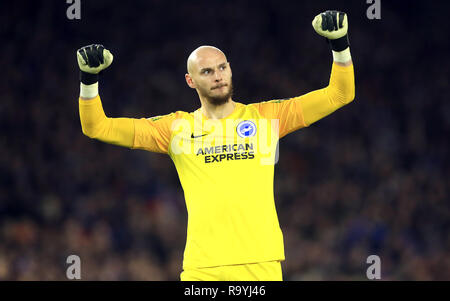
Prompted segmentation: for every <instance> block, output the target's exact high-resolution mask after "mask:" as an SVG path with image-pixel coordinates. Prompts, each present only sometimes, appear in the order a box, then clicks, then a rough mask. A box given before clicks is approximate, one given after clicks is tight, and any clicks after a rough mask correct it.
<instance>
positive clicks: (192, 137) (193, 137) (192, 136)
mask: <svg viewBox="0 0 450 301" xmlns="http://www.w3.org/2000/svg"><path fill="white" fill-rule="evenodd" d="M206 135H208V133H206V134H203V135H198V136H194V133H192V134H191V139H195V138H200V137H203V136H206Z"/></svg>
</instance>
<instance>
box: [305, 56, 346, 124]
mask: <svg viewBox="0 0 450 301" xmlns="http://www.w3.org/2000/svg"><path fill="white" fill-rule="evenodd" d="M354 98H355V78H354V71H353V64H351V65H350V66H345V67H344V66H340V65H337V64H336V63H333V67H332V70H331V77H330V82H329V85H328V86H327V87H326V88H323V89H320V90H316V91H312V92H310V93H308V94H305V95H302V96H300V97H299V99H298V101H299V102H300V106H301V109H302V110H301V111H302V112H303V118H304V121H305V124H306V125H307V126H309V125H311V124H312V123H314V122H316V121H318V120H320V119H322V118H324V117H325V116H327V115H329V114H331V113H333V112H334V111H336V110H337V109H339V108H340V107H343V106H344V105H346V104H348V103H350V102H351V101H353V99H354Z"/></svg>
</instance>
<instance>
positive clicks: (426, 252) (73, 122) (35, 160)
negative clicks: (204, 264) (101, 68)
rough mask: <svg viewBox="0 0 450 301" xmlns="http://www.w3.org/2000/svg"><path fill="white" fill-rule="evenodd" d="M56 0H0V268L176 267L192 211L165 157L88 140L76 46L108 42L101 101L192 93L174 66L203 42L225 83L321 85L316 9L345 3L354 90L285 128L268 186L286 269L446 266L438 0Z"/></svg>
mask: <svg viewBox="0 0 450 301" xmlns="http://www.w3.org/2000/svg"><path fill="white" fill-rule="evenodd" d="M391 2H394V1H386V0H382V1H381V19H380V20H369V19H368V18H367V17H366V10H367V8H368V7H369V5H368V4H366V1H364V0H359V1H346V2H345V4H344V3H341V2H339V4H338V2H337V1H291V2H289V1H233V0H231V1H166V0H164V1H162V0H152V1H89V2H88V1H83V0H82V1H81V20H68V19H67V17H66V9H67V8H68V7H69V4H66V3H65V1H59V2H56V1H45V2H44V1H32V2H31V1H15V2H13V1H2V3H1V4H0V20H1V21H0V24H1V26H0V37H1V41H2V43H1V46H0V66H1V68H2V70H1V80H0V127H1V133H2V134H1V140H0V141H1V142H0V143H1V147H0V152H1V153H0V178H1V180H0V280H64V279H66V274H65V273H66V268H67V266H68V265H67V264H66V262H65V261H66V258H67V256H69V255H71V254H76V255H78V256H80V257H81V269H82V279H83V280H178V279H179V274H180V272H181V266H182V256H183V250H184V244H185V241H186V224H187V213H186V207H185V205H184V198H183V192H182V189H181V186H180V183H179V180H178V177H177V174H176V170H175V168H174V166H173V164H172V162H171V160H170V158H169V157H168V156H165V155H161V154H154V153H149V152H144V151H130V150H128V149H125V148H120V147H117V146H113V145H108V144H104V143H101V142H98V141H96V140H91V139H89V138H88V137H86V136H84V135H83V134H82V132H81V126H80V120H79V115H78V95H79V82H78V66H77V63H76V56H75V52H76V50H77V49H78V48H80V47H81V46H84V45H87V44H91V43H102V44H104V45H105V47H107V48H108V49H110V50H111V52H112V53H113V54H114V56H115V60H114V63H113V65H112V66H111V67H110V68H109V69H108V70H107V71H106V72H105V73H104V75H103V77H102V80H101V83H100V94H101V95H102V100H103V107H104V109H105V113H106V114H107V116H110V117H136V118H141V117H151V116H155V115H161V114H166V113H170V112H173V111H176V110H184V111H193V110H195V109H197V108H198V107H199V106H200V102H199V100H198V98H197V95H196V93H195V91H193V90H191V89H189V88H188V87H187V85H186V83H185V81H184V74H185V69H186V59H187V57H188V55H189V53H190V52H191V51H192V50H194V49H195V48H196V47H198V46H200V45H205V44H207V45H214V46H217V47H219V48H220V49H222V50H223V51H224V52H225V53H226V55H227V57H228V59H229V61H230V62H231V66H232V69H233V79H234V86H235V97H234V100H236V101H239V102H242V103H252V102H259V101H265V100H270V99H274V98H285V97H291V96H296V95H301V94H304V93H307V92H309V91H312V90H315V89H319V88H322V87H324V86H326V85H327V84H328V80H329V75H330V70H331V63H332V56H331V51H330V50H329V49H328V46H327V45H326V43H325V42H324V39H323V38H322V37H320V36H318V35H317V34H316V33H315V32H314V30H313V28H312V26H311V21H312V19H313V18H314V16H315V15H316V14H318V13H320V12H321V11H324V10H327V9H337V10H341V11H345V12H347V13H348V16H349V37H350V43H351V52H352V57H353V62H354V66H355V77H356V98H355V101H354V102H352V103H351V104H350V105H348V106H346V107H343V108H342V109H340V110H339V111H337V112H336V113H334V114H332V115H330V116H329V117H327V118H325V119H323V120H321V121H319V122H318V123H316V124H314V125H312V126H311V127H309V128H306V129H302V130H300V131H297V132H294V133H292V134H290V135H288V136H287V137H285V138H283V139H282V140H281V144H280V161H279V162H278V164H277V166H276V170H275V200H276V206H277V211H278V215H279V220H280V225H281V228H282V230H283V233H284V238H285V248H286V261H285V262H284V263H283V271H284V279H285V280H364V279H367V278H366V268H367V267H368V264H366V258H367V257H368V256H369V255H371V254H376V255H378V256H380V258H381V274H382V279H384V280H450V257H449V250H450V236H449V231H450V227H449V222H450V210H449V208H450V206H449V201H450V200H449V186H450V185H449V184H450V180H449V179H450V177H449V176H450V175H449V158H448V147H449V140H450V139H449V136H450V102H449V97H448V95H449V89H448V70H450V65H449V60H448V54H449V53H450V52H449V43H448V32H449V30H448V29H449V23H448V20H447V18H446V17H445V14H444V13H443V12H447V11H448V8H449V5H448V4H447V3H446V2H444V1H439V2H438V1H436V2H435V1H433V2H431V1H395V3H391Z"/></svg>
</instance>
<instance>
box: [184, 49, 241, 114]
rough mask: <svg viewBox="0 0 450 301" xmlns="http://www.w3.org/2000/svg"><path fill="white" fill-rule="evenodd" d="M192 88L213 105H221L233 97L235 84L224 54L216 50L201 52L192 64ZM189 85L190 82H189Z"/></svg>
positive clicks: (190, 73)
mask: <svg viewBox="0 0 450 301" xmlns="http://www.w3.org/2000/svg"><path fill="white" fill-rule="evenodd" d="M189 77H190V78H191V80H192V84H190V85H189V86H190V87H191V88H195V89H197V91H198V93H199V94H200V95H201V96H203V97H204V98H206V99H207V100H208V101H209V102H210V103H211V104H215V105H221V104H224V103H226V102H227V101H228V100H229V99H230V98H231V96H232V93H233V84H232V79H231V77H232V74H231V68H230V64H229V63H228V62H227V60H226V57H225V55H223V53H221V52H218V51H214V50H204V51H201V52H199V53H198V54H197V55H196V57H195V59H194V60H193V62H191V66H190V72H189ZM188 83H189V82H188Z"/></svg>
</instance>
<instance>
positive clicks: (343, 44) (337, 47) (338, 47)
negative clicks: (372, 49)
mask: <svg viewBox="0 0 450 301" xmlns="http://www.w3.org/2000/svg"><path fill="white" fill-rule="evenodd" d="M327 41H328V44H329V45H330V47H331V50H334V51H342V50H345V49H347V47H348V46H350V42H349V41H348V34H346V35H345V36H343V37H340V38H339V39H334V40H330V39H327Z"/></svg>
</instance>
